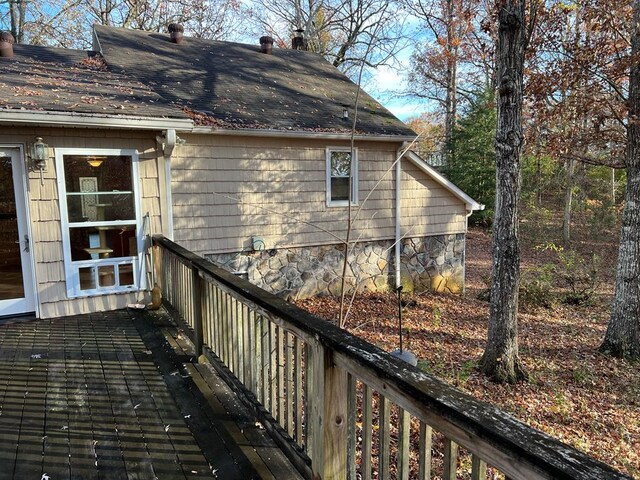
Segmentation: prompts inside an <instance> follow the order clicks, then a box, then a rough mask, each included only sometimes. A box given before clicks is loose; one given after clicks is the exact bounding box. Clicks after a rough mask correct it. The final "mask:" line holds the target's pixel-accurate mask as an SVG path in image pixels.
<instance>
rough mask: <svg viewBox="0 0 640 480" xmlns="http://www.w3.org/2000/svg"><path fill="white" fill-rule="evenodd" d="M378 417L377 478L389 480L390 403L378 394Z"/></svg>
mask: <svg viewBox="0 0 640 480" xmlns="http://www.w3.org/2000/svg"><path fill="white" fill-rule="evenodd" d="M378 408H379V410H380V411H379V415H378V435H379V438H378V441H379V447H378V448H379V449H380V451H379V452H378V456H379V459H378V478H379V479H380V480H387V479H388V478H389V450H390V448H389V445H390V438H391V435H390V433H391V432H390V431H389V430H390V427H391V402H389V400H387V399H386V398H385V397H384V395H382V394H380V403H379V407H378Z"/></svg>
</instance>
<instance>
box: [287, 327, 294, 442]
mask: <svg viewBox="0 0 640 480" xmlns="http://www.w3.org/2000/svg"><path fill="white" fill-rule="evenodd" d="M285 339H286V342H285V355H284V359H285V386H286V403H285V412H286V413H285V418H286V423H287V426H286V430H287V433H288V434H289V435H290V436H291V437H292V438H293V435H294V432H293V416H294V415H295V413H294V412H295V411H294V409H293V401H294V398H295V385H294V384H293V364H294V361H295V360H294V356H293V335H292V334H291V333H289V332H287V333H286V334H285Z"/></svg>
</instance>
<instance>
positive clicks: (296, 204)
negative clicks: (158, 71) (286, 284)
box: [171, 135, 466, 255]
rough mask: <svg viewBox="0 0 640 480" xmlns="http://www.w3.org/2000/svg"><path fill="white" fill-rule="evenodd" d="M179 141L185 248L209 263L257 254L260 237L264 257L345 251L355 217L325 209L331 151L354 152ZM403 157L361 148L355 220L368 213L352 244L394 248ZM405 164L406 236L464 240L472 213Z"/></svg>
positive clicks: (307, 143) (383, 147)
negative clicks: (288, 251)
mask: <svg viewBox="0 0 640 480" xmlns="http://www.w3.org/2000/svg"><path fill="white" fill-rule="evenodd" d="M181 137H182V138H183V139H184V140H185V141H186V143H185V145H183V146H179V147H177V148H176V149H175V151H174V154H173V157H172V161H171V169H172V182H171V189H172V197H173V199H172V202H173V216H174V238H175V240H176V241H177V242H178V243H180V244H181V245H183V246H184V247H185V248H187V249H189V250H192V251H194V252H196V253H199V254H201V255H204V254H218V253H229V252H239V251H243V250H244V251H246V250H249V249H251V239H252V237H254V236H258V237H261V238H262V239H263V240H264V247H265V249H266V250H270V249H274V248H275V249H281V248H289V247H300V246H313V245H327V244H335V243H339V240H338V239H336V238H335V237H334V236H332V235H331V234H333V235H336V236H338V237H340V238H344V235H345V232H346V218H347V207H333V206H331V207H330V206H327V202H326V188H327V185H326V148H327V147H348V142H344V141H341V142H338V141H319V140H306V139H269V138H252V137H235V136H213V135H181ZM398 147H399V144H397V143H381V142H357V143H356V148H357V156H358V180H359V181H358V200H359V204H358V206H356V207H352V214H353V215H355V213H356V212H357V211H358V209H359V208H360V206H362V207H363V208H362V211H361V212H360V214H359V216H358V219H357V220H356V222H355V224H354V231H353V232H352V235H351V238H352V240H357V241H360V242H365V241H376V240H387V239H393V238H394V235H395V169H394V168H391V169H390V167H391V166H392V164H393V161H394V159H395V157H396V154H397V148H398ZM402 164H403V169H405V170H406V171H405V172H403V174H402V175H403V176H402V189H403V194H402V215H403V220H402V226H403V233H406V232H408V235H409V236H410V237H421V236H428V235H439V234H455V233H464V232H466V215H465V214H466V211H465V204H464V203H463V202H462V201H461V200H459V199H457V198H456V197H455V196H454V195H453V194H451V193H450V192H448V191H447V190H445V189H444V188H442V187H441V186H440V185H438V184H437V183H436V182H434V181H432V180H430V179H429V178H428V176H427V175H426V174H425V173H424V172H422V171H420V170H419V169H418V168H416V167H413V164H411V163H410V162H409V161H407V160H403V162H402ZM389 169H390V170H389ZM388 170H389V171H388ZM378 182H379V184H378V185H377V187H376V188H375V190H374V191H373V193H371V196H370V197H369V199H368V200H367V201H366V203H365V202H364V200H365V198H366V197H367V195H369V192H370V191H371V189H373V188H374V186H376V183H378ZM304 222H308V223H304ZM309 223H310V224H313V225H316V226H317V227H320V228H315V227H314V226H312V225H309ZM327 231H328V232H330V233H331V234H330V233H327Z"/></svg>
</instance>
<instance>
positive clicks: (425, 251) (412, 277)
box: [205, 234, 464, 299]
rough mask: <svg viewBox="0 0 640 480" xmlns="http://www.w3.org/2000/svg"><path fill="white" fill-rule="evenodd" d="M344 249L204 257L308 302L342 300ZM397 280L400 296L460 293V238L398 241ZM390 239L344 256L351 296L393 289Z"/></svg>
mask: <svg viewBox="0 0 640 480" xmlns="http://www.w3.org/2000/svg"><path fill="white" fill-rule="evenodd" d="M344 252H345V247H344V245H322V246H315V247H296V248H282V249H273V250H260V251H247V252H237V253H222V254H210V255H205V257H206V258H207V259H208V260H210V261H212V262H213V263H215V264H216V265H219V266H221V267H223V268H225V269H226V270H229V271H231V272H234V273H236V274H239V275H242V276H244V277H245V278H247V279H248V280H249V281H250V282H251V283H254V284H255V285H258V286H259V287H262V288H264V289H266V290H268V291H270V292H273V293H275V294H277V295H281V296H284V297H286V298H288V299H292V298H298V299H302V298H308V297H312V296H316V295H340V293H341V280H340V279H341V276H342V269H343V261H344ZM400 261H401V267H400V272H401V281H402V286H403V289H404V291H424V290H435V291H438V292H451V293H459V292H461V291H462V289H463V285H464V234H456V235H437V236H431V237H422V238H407V239H404V240H403V241H402V249H401V260H400ZM394 278H395V265H394V248H393V241H392V240H382V241H376V242H361V243H357V244H355V245H353V246H352V247H351V249H350V253H349V257H348V266H347V275H346V283H345V284H346V285H347V288H348V290H349V291H351V292H352V291H353V288H354V287H357V288H358V290H361V291H366V290H369V291H380V290H387V289H389V288H390V287H394V286H395V285H394Z"/></svg>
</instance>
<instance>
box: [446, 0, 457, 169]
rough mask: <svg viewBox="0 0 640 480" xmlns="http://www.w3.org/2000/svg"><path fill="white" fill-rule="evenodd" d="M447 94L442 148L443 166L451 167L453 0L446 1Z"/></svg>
mask: <svg viewBox="0 0 640 480" xmlns="http://www.w3.org/2000/svg"><path fill="white" fill-rule="evenodd" d="M446 16H447V94H446V98H445V119H444V148H445V155H444V160H445V165H447V166H451V160H452V157H453V144H452V141H453V130H454V128H455V125H456V115H457V107H458V102H457V95H458V92H457V91H456V87H457V75H458V65H457V62H458V47H455V46H454V42H455V38H454V36H455V34H454V30H453V27H454V25H453V23H454V18H453V16H454V12H453V0H447V12H446Z"/></svg>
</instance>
